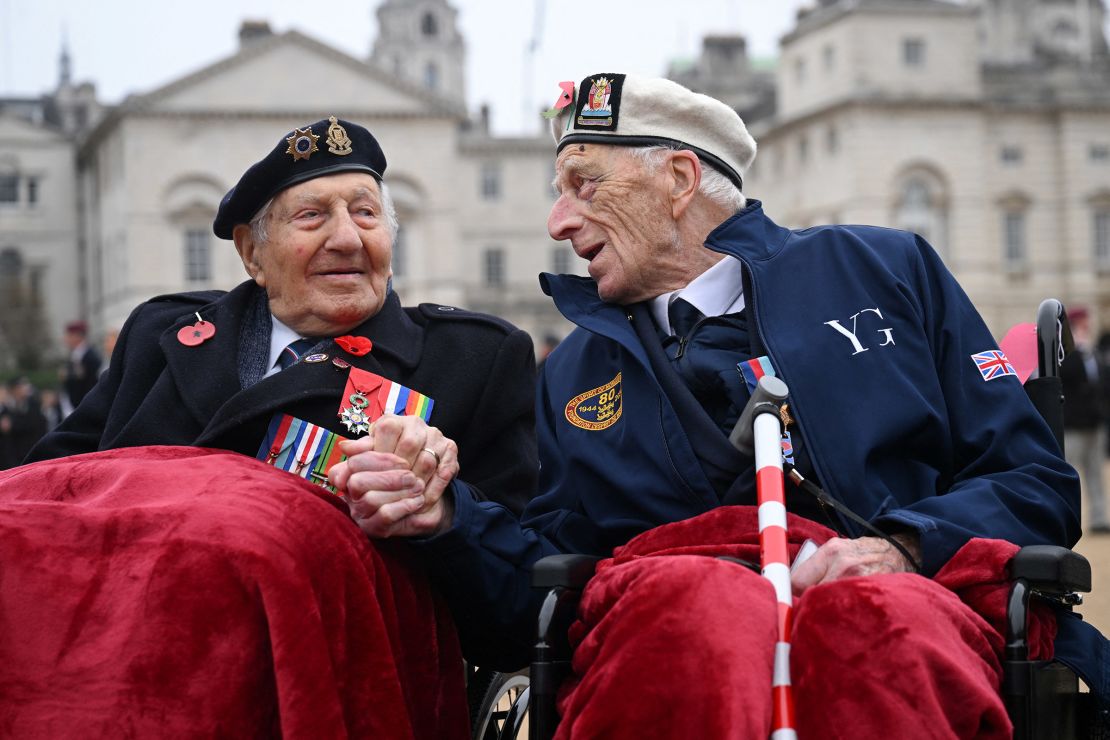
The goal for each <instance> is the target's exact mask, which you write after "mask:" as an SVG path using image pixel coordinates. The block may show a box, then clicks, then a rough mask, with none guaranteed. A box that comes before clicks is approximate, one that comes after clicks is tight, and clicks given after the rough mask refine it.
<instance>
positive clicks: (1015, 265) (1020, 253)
mask: <svg viewBox="0 0 1110 740" xmlns="http://www.w3.org/2000/svg"><path fill="white" fill-rule="evenodd" d="M1002 250H1003V251H1002V261H1003V264H1004V266H1005V267H1006V270H1007V271H1009V272H1024V271H1025V269H1026V268H1027V267H1028V262H1029V253H1028V248H1027V246H1026V241H1025V212H1024V211H1006V212H1005V213H1003V214H1002Z"/></svg>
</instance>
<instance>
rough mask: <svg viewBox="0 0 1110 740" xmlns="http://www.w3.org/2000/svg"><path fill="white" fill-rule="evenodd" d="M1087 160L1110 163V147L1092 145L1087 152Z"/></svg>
mask: <svg viewBox="0 0 1110 740" xmlns="http://www.w3.org/2000/svg"><path fill="white" fill-rule="evenodd" d="M1087 158H1088V159H1089V160H1091V161H1092V162H1110V146H1107V145H1106V144H1091V146H1090V148H1089V149H1088V150H1087Z"/></svg>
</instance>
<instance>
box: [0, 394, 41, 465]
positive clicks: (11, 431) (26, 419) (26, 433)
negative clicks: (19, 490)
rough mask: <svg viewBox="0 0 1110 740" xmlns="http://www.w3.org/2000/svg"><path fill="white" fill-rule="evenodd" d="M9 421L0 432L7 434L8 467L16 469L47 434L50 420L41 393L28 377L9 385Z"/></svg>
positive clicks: (7, 415) (7, 413)
mask: <svg viewBox="0 0 1110 740" xmlns="http://www.w3.org/2000/svg"><path fill="white" fill-rule="evenodd" d="M5 417H6V419H7V421H6V422H4V423H3V427H2V428H0V431H2V432H6V435H7V454H8V455H9V456H10V459H9V462H8V464H7V465H6V466H5V467H15V466H16V465H18V464H19V462H20V461H21V460H22V459H23V458H24V456H26V454H27V453H28V452H29V451H30V450H31V448H32V447H34V445H35V443H36V442H38V441H39V440H40V439H41V438H42V436H43V435H44V434H46V418H45V417H44V416H43V414H42V409H41V408H40V407H39V398H38V392H37V391H36V389H35V386H34V385H33V384H32V383H31V381H30V380H28V379H27V378H22V377H20V378H16V379H14V380H12V381H10V382H9V383H8V402H7V410H6V412H5Z"/></svg>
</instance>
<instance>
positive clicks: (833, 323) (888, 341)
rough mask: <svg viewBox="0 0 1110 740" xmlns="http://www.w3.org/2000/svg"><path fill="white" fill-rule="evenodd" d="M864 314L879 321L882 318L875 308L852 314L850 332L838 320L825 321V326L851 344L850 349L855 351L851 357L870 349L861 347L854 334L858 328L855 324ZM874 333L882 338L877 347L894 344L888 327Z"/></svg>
mask: <svg viewBox="0 0 1110 740" xmlns="http://www.w3.org/2000/svg"><path fill="white" fill-rule="evenodd" d="M865 313H873V314H875V315H876V316H878V317H879V318H880V319H881V318H882V317H883V313H882V311H880V310H879V309H877V308H865V309H862V310H860V311H859V312H857V313H854V314H852V330H851V331H849V330H848V329H845V328H844V327H843V326H842V325H841V324H840V320H839V319H833V320H832V321H826V322H825V325H826V326H831V327H832V328H833V329H836V331H837V332H839V333H840V334H843V335H844V336H845V337H847V338H848V341H850V342H851V343H852V348H853V349H854V350H855V351H854V352H852V354H853V355H858V354H859V353H860V352H866V351H867V350H869V349H871V348H870V347H865V346H863V343H862V342H861V341H860V340H859V336H858V335H857V333H856V332H857V328H858V327H857V323H858V320H859V317H860V316H862V315H863V314H865ZM876 332H877V333H879V334H881V335H882V336H883V341H882V343H881V344H879V345H878V346H879V347H885V346H887V345H888V344H894V333H893V330H892V329H891V328H890V327H889V326H888V327H884V328H882V329H876Z"/></svg>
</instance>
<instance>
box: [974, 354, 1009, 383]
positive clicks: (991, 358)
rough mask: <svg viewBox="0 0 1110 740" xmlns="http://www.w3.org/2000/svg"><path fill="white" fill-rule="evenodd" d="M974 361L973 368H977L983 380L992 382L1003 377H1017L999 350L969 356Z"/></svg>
mask: <svg viewBox="0 0 1110 740" xmlns="http://www.w3.org/2000/svg"><path fill="white" fill-rule="evenodd" d="M971 359H973V360H975V366H976V367H977V368H979V374H980V375H982V376H983V380H994V379H995V378H1001V377H1002V376H1003V375H1013V376H1014V377H1015V378H1016V377H1017V371H1016V370H1014V366H1013V365H1011V364H1010V361H1009V360H1007V359H1006V355H1004V354H1002V352H1001V351H1000V350H997V349H992V350H989V351H987V352H979V353H977V354H974V355H972V356H971Z"/></svg>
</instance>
